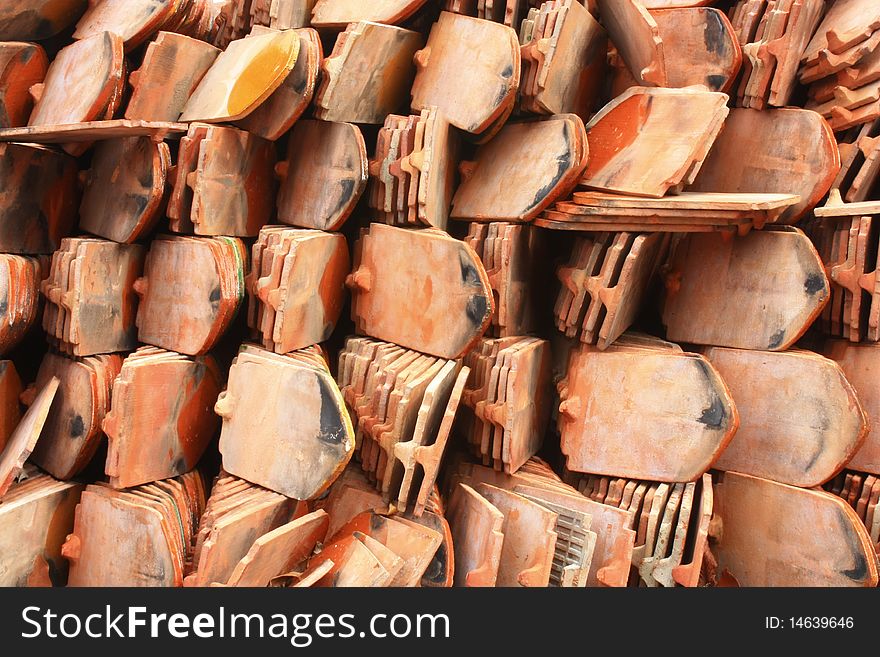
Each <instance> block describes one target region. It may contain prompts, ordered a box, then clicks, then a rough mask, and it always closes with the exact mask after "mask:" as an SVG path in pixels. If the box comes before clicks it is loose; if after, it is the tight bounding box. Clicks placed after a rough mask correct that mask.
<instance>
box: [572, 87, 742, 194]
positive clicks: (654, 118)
mask: <svg viewBox="0 0 880 657" xmlns="http://www.w3.org/2000/svg"><path fill="white" fill-rule="evenodd" d="M726 102H727V96H725V95H724V94H720V93H710V92H705V91H699V90H694V89H648V88H633V89H630V90H628V91H627V92H625V93H624V94H623V95H622V96H619V97H617V98H616V99H614V100H613V101H611V103H609V104H608V105H606V106H605V107H604V108H603V109H602V110H600V111H599V112H598V113H597V114H596V115H595V116H594V117H593V118H592V119H591V120H590V122H589V123H588V124H587V135H588V139H589V146H590V162H589V165H588V166H587V170H586V172H585V173H584V176H583V179H582V180H581V184H582V185H584V186H585V187H589V188H590V189H595V190H599V191H608V192H618V193H622V194H631V195H634V196H649V197H655V198H659V197H661V196H664V195H665V194H666V192H667V191H669V190H670V189H673V188H676V187H678V186H679V185H688V184H690V183H692V182H693V181H694V179H695V178H696V175H697V173H698V172H699V170H700V164H701V163H702V162H703V160H705V158H706V155H707V154H708V152H709V149H710V147H711V146H712V143H713V142H714V140H715V138H716V137H717V135H718V133H719V132H720V131H721V128H722V125H723V123H724V119H725V118H726V117H727V114H728V109H727V107H726ZM685 108H687V109H685ZM658 144H663V150H662V151H661V152H659V153H658V151H657V145H658Z"/></svg>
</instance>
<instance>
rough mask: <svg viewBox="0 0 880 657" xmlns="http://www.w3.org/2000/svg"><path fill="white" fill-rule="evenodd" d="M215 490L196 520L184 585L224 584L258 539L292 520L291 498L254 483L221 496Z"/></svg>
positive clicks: (292, 503) (292, 504)
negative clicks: (192, 551)
mask: <svg viewBox="0 0 880 657" xmlns="http://www.w3.org/2000/svg"><path fill="white" fill-rule="evenodd" d="M218 493H219V492H218V490H217V486H216V485H215V487H214V489H213V490H212V493H211V498H209V502H208V505H207V506H206V508H205V513H204V515H203V516H202V518H201V521H200V523H199V528H198V533H197V535H196V541H195V543H194V545H195V551H194V553H193V560H192V566H191V569H190V573H189V574H188V575H187V577H186V579H185V581H184V584H185V585H186V586H208V585H210V584H212V583H221V584H225V583H226V582H228V581H229V580H230V578H231V577H232V576H233V575H234V574H235V571H236V568H237V566H238V564H239V563H241V560H242V559H245V558H246V557H247V556H248V554H249V553H250V551H251V549H252V548H253V546H254V545H255V542H256V541H257V540H259V538H261V537H263V536H265V535H267V534H269V533H270V532H272V531H273V530H275V529H278V528H280V527H283V526H285V525H287V524H288V523H289V521H290V520H291V519H292V513H293V510H294V506H295V503H294V500H290V499H287V498H285V497H284V496H282V495H279V494H277V493H273V492H271V491H267V490H264V489H261V488H259V487H256V486H246V487H245V488H243V489H240V490H239V491H238V492H236V493H230V494H228V495H225V496H223V497H221V495H220V494H218ZM269 538H272V537H271V536H269ZM267 540H268V539H267Z"/></svg>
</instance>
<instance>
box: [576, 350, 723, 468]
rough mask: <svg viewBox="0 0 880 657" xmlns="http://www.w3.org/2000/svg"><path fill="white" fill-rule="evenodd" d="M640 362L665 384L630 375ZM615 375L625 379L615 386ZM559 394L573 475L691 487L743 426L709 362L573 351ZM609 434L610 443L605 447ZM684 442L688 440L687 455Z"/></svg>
mask: <svg viewBox="0 0 880 657" xmlns="http://www.w3.org/2000/svg"><path fill="white" fill-rule="evenodd" d="M636 361H638V362H639V370H638V371H639V372H640V375H642V376H646V377H649V378H652V377H659V378H657V379H653V378H652V380H655V381H660V380H663V381H664V382H665V384H664V385H663V386H658V385H657V383H655V384H654V385H652V386H647V387H646V386H643V385H642V384H641V383H640V382H639V381H638V380H637V379H636V378H634V377H633V374H634V369H633V368H632V367H631V364H632V363H634V362H636ZM613 371H621V372H624V371H625V372H627V373H628V376H627V377H626V378H625V379H621V380H620V381H619V382H618V383H612V381H618V378H617V377H616V376H614V375H612V374H611V372H613ZM649 372H650V374H649ZM673 372H674V374H673ZM621 384H622V385H621ZM559 390H560V399H561V400H562V403H561V405H560V418H559V430H560V433H561V436H562V438H561V440H562V442H561V447H562V452H563V454H565V455H566V457H567V463H566V466H567V467H568V469H569V470H576V471H580V472H591V473H603V474H608V475H614V476H621V477H632V478H635V479H647V480H652V481H690V480H693V479H696V478H697V477H699V476H700V475H701V474H703V473H704V472H705V471H706V470H708V469H709V467H711V465H712V464H713V463H714V462H715V460H716V459H717V458H718V456H719V454H721V452H722V451H723V450H724V448H725V447H726V446H727V444H728V442H729V441H730V439H731V438H732V436H733V434H734V432H735V431H736V427H737V426H738V425H739V417H738V414H737V411H736V407H735V406H734V403H733V400H732V399H731V397H730V393H729V392H728V391H727V387H726V386H725V385H724V383H723V382H722V380H721V377H720V376H719V375H718V374H717V372H716V371H715V370H714V369H713V368H712V367H711V365H709V363H708V361H706V360H704V359H703V358H701V357H699V356H695V355H693V354H675V353H664V352H663V351H656V352H655V353H626V352H621V351H617V350H615V349H614V348H612V349H609V350H607V351H605V352H600V351H598V350H595V349H592V348H590V347H587V346H582V347H581V348H579V349H578V350H577V351H575V352H573V353H572V357H571V361H570V363H569V371H568V377H567V378H566V379H564V380H563V381H562V382H561V384H560V388H559ZM686 391H687V392H686ZM605 396H608V399H607V400H604V397H605ZM612 399H613V401H609V400H612ZM637 409H638V410H637ZM710 416H711V417H710ZM649 418H650V419H649ZM670 422H671V423H672V424H673V425H674V426H675V429H674V431H672V432H669V431H666V430H664V429H663V428H662V427H663V426H664V424H666V423H670ZM586 427H589V430H587V428H586ZM611 427H614V428H613V430H612V429H611ZM624 427H626V428H627V430H626V431H623V428H624ZM629 434H631V435H629ZM604 436H608V437H609V440H610V437H611V436H613V440H610V442H606V441H605V440H602V439H601V438H602V437H604ZM648 436H651V439H647V437H648ZM685 436H688V437H687V438H685ZM667 441H669V442H668V443H667ZM679 441H686V442H687V445H689V448H688V449H687V451H685V446H684V444H683V443H680V442H679ZM611 443H613V445H612V444H611ZM664 445H668V446H664ZM672 454H675V457H674V458H672V457H671V455H672Z"/></svg>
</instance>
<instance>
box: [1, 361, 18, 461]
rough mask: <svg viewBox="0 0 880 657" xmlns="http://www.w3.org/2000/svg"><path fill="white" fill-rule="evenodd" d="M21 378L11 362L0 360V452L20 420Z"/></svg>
mask: <svg viewBox="0 0 880 657" xmlns="http://www.w3.org/2000/svg"><path fill="white" fill-rule="evenodd" d="M21 391H22V384H21V378H20V377H19V376H18V372H17V371H16V369H15V363H13V362H12V361H11V360H0V450H2V449H3V448H4V447H5V446H6V441H7V440H9V436H11V435H12V432H13V431H14V430H15V427H17V426H18V423H19V421H20V420H21V407H20V405H19V402H18V396H19V395H20V394H21Z"/></svg>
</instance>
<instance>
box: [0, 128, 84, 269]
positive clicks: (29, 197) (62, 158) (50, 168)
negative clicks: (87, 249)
mask: <svg viewBox="0 0 880 657" xmlns="http://www.w3.org/2000/svg"><path fill="white" fill-rule="evenodd" d="M77 173H78V167H77V163H76V161H75V160H74V159H73V158H71V157H68V156H67V155H65V154H63V153H58V152H56V151H52V150H49V149H47V148H42V147H39V146H27V145H24V144H0V179H2V180H3V181H4V182H5V185H4V187H3V190H2V191H0V249H2V250H3V251H4V252H5V253H20V254H40V253H51V252H52V251H54V250H56V249H57V248H58V247H59V246H60V245H61V239H62V238H63V237H67V236H68V235H69V234H70V233H71V232H72V231H73V227H74V224H75V222H76V208H77V205H78V204H79V189H78V188H77Z"/></svg>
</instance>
